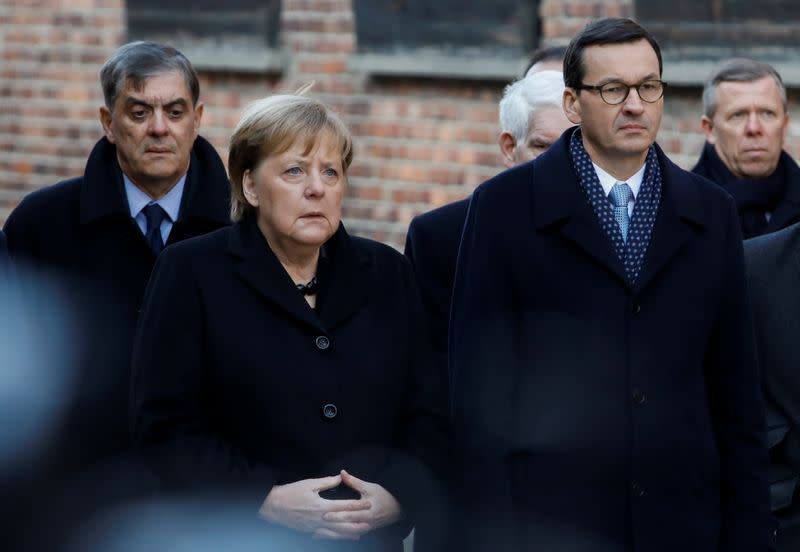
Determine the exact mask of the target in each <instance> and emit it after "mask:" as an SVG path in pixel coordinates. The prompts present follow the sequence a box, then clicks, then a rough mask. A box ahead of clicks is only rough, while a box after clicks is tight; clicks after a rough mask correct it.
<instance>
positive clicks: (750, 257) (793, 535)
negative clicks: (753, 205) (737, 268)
mask: <svg viewBox="0 0 800 552" xmlns="http://www.w3.org/2000/svg"><path fill="white" fill-rule="evenodd" d="M744 254H745V263H746V266H747V276H748V289H749V291H750V299H751V303H752V307H753V317H754V321H755V329H756V341H757V344H758V357H759V364H760V367H761V375H762V379H763V382H764V392H765V399H766V402H767V404H768V406H769V407H770V409H771V412H774V414H773V415H774V416H775V418H777V420H778V421H783V422H784V423H785V427H784V428H783V430H782V431H786V432H787V433H786V434H785V436H783V435H778V437H783V438H782V439H781V440H780V443H779V444H777V446H775V448H774V449H773V450H771V453H772V454H771V456H772V461H773V466H772V468H773V472H774V475H775V476H776V477H774V478H773V479H774V480H778V479H779V476H780V475H781V473H780V472H781V471H785V472H787V475H792V476H793V478H794V479H796V477H797V475H798V474H800V293H798V290H800V224H794V225H792V226H789V227H788V228H785V229H783V230H780V231H779V232H775V233H773V234H766V235H764V236H759V237H757V238H753V239H751V240H747V241H746V242H745V243H744ZM776 425H777V424H776ZM775 440H778V439H777V438H776V439H775ZM786 479H789V478H788V477H787V478H785V479H784V480H786ZM773 488H774V489H775V490H776V491H777V490H779V489H780V486H779V485H773ZM786 490H787V492H789V493H791V488H788V489H786ZM773 494H776V493H775V492H773ZM776 498H778V499H779V500H780V501H781V502H785V500H784V498H786V499H790V498H791V494H790V495H789V496H788V497H781V496H780V495H778V496H777V497H776ZM775 515H776V517H777V518H778V520H779V523H780V530H779V534H778V545H779V546H778V548H779V550H781V551H786V552H788V551H790V550H791V551H794V550H800V494H798V492H797V491H795V497H794V500H793V503H792V505H791V506H789V507H784V508H782V509H780V510H779V511H777V512H776V514H775Z"/></svg>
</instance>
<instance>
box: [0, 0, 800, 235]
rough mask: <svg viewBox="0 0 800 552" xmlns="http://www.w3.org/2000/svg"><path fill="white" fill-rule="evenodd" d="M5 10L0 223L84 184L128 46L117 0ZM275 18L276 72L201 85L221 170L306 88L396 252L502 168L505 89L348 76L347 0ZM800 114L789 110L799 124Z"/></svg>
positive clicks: (675, 107)
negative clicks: (344, 143) (271, 99)
mask: <svg viewBox="0 0 800 552" xmlns="http://www.w3.org/2000/svg"><path fill="white" fill-rule="evenodd" d="M8 2H9V0H6V2H5V3H3V4H2V5H0V220H4V219H5V217H6V216H7V214H8V212H9V210H10V209H11V208H12V207H13V206H14V205H15V204H16V203H17V202H18V201H19V199H20V198H21V197H23V196H24V194H26V193H28V192H29V191H30V190H32V189H35V188H37V187H40V186H43V185H46V184H49V183H52V182H55V181H57V180H60V179H62V178H65V177H68V176H73V175H78V174H80V173H81V172H82V170H83V166H84V162H85V159H86V156H87V155H88V152H89V151H90V149H91V147H92V145H93V144H94V143H95V141H96V140H97V139H98V138H99V137H100V136H101V129H100V125H99V122H98V120H97V108H98V107H99V105H100V104H101V103H102V98H101V92H100V86H99V83H98V77H97V71H98V69H99V67H100V65H101V64H102V62H103V61H104V60H105V59H106V58H107V57H108V55H109V54H110V53H111V52H112V51H113V50H114V49H115V48H116V47H117V46H118V45H119V44H121V43H123V42H125V41H126V36H125V34H126V33H125V7H124V1H122V0H72V1H70V2H62V1H57V0H51V1H44V0H10V2H11V3H10V4H9V3H8ZM540 13H541V15H542V18H543V19H542V35H543V43H544V44H548V45H549V44H556V43H564V42H566V41H568V40H569V37H570V36H572V34H573V33H574V32H576V31H577V30H579V29H580V28H581V27H582V26H583V25H584V24H585V23H586V21H587V20H589V19H591V18H593V17H602V16H617V15H622V16H631V15H634V13H633V0H616V1H598V0H542V2H541V5H540ZM281 17H282V20H281V29H282V31H281V36H280V43H281V47H282V49H283V50H284V51H285V52H286V55H287V59H288V65H287V67H286V70H285V71H283V72H282V73H280V74H254V73H234V72H221V71H214V72H211V71H203V72H201V90H202V92H201V96H202V100H203V101H204V102H205V104H206V110H205V115H204V117H205V119H204V121H203V131H202V132H203V134H204V135H205V136H206V137H208V138H209V139H210V140H211V141H212V143H214V144H215V145H216V146H217V147H218V149H219V150H220V153H221V155H222V156H223V159H224V158H226V155H227V154H226V143H227V139H228V136H229V135H230V132H231V130H232V128H233V126H234V125H235V124H236V122H237V120H238V118H239V114H240V112H241V109H242V107H243V106H244V105H245V104H246V103H248V102H250V101H252V100H254V99H256V98H259V97H263V96H265V95H268V94H271V93H274V92H276V91H292V90H294V89H296V88H297V87H299V86H300V85H302V84H303V83H306V82H308V81H311V80H313V81H315V86H314V88H313V90H312V94H313V95H315V96H316V97H319V98H321V99H322V100H324V101H326V102H328V103H330V104H331V105H333V106H334V107H335V108H336V109H337V110H338V111H339V112H340V113H342V115H343V116H344V118H345V120H346V121H347V122H348V123H349V124H350V126H351V128H352V130H353V132H354V134H355V138H356V156H355V161H354V164H353V166H352V168H351V171H350V188H349V191H348V195H347V198H346V200H345V206H344V214H345V221H346V224H347V225H348V228H349V229H350V230H351V232H353V233H356V234H360V235H366V236H370V237H374V238H377V239H380V240H383V241H386V242H388V243H391V244H393V245H396V246H402V243H403V240H404V237H405V231H406V228H407V225H408V222H409V221H410V219H411V218H412V217H413V216H414V215H415V214H417V213H420V212H423V211H425V210H428V209H430V208H431V207H433V206H435V205H441V204H444V203H447V202H450V201H453V200H456V199H459V198H461V197H464V196H465V195H467V194H468V193H469V192H470V190H472V189H473V188H474V187H475V186H477V185H478V184H479V183H480V182H482V181H483V180H485V179H487V178H489V177H491V176H493V175H494V174H496V173H497V172H498V171H499V170H500V169H501V167H502V165H501V161H500V155H499V148H498V146H497V143H496V138H497V134H498V128H497V101H498V100H499V98H500V95H501V93H502V87H503V85H502V83H498V82H489V81H487V82H481V81H475V80H452V79H431V78H426V79H421V78H411V77H374V76H370V75H369V74H366V73H360V72H358V71H357V70H355V69H350V68H349V67H350V66H349V65H348V58H349V56H350V55H351V54H352V53H353V52H354V51H355V48H356V37H355V29H354V25H355V23H354V17H353V11H352V3H351V1H350V0H284V2H283V10H282V15H281ZM793 92H795V94H793ZM790 95H796V91H790ZM699 97H700V90H699V88H698V87H696V86H695V87H691V86H690V87H684V88H671V89H670V90H669V93H668V98H667V102H666V109H665V111H666V112H665V117H664V120H663V123H662V128H661V131H660V134H659V143H661V144H662V146H663V147H664V149H665V150H666V151H667V152H668V153H669V154H670V155H671V156H672V157H673V159H674V160H675V161H676V162H678V163H679V164H680V165H682V166H684V167H690V166H691V165H692V164H693V162H694V161H695V160H696V158H697V155H698V153H699V151H700V148H701V147H702V143H703V138H702V135H701V134H700V131H699V113H700V101H699ZM798 109H800V108H798V106H797V104H796V103H793V104H792V111H793V114H794V115H795V116H797V115H800V113H798ZM797 120H798V121H800V117H797ZM790 135H791V136H790V140H789V146H788V149H789V151H790V153H792V154H793V155H798V154H800V127H798V126H797V125H793V126H792V128H791V130H790Z"/></svg>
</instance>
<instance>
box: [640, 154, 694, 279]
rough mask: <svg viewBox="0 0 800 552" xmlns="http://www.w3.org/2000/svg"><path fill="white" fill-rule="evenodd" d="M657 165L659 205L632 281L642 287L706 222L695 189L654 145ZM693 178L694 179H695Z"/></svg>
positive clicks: (682, 173) (683, 174)
mask: <svg viewBox="0 0 800 552" xmlns="http://www.w3.org/2000/svg"><path fill="white" fill-rule="evenodd" d="M656 148H657V149H656V151H657V153H658V159H659V163H660V165H661V174H662V184H661V205H659V207H658V213H657V215H656V221H655V225H654V227H653V235H652V238H651V239H650V245H649V246H648V248H647V252H646V253H645V257H644V264H643V266H642V271H641V273H640V274H639V279H638V281H637V282H636V287H637V288H638V289H640V290H641V289H644V287H645V286H646V285H647V284H648V283H649V282H650V281H651V280H652V279H653V278H654V277H655V275H656V274H658V273H659V271H661V270H662V269H663V268H664V266H665V265H666V264H667V263H668V262H669V261H670V259H672V257H674V256H675V255H676V254H677V253H678V251H680V249H681V248H682V247H683V246H684V244H685V243H686V242H687V241H689V239H690V238H691V237H692V236H693V235H694V234H695V232H696V231H697V230H698V229H702V227H703V226H704V222H705V220H706V214H705V212H704V211H705V207H704V205H703V203H702V200H701V198H700V195H699V194H698V192H697V190H696V189H695V186H697V183H695V182H691V181H690V179H689V178H687V175H686V174H685V173H684V172H683V171H682V170H681V169H679V168H678V167H677V166H676V165H674V164H673V163H672V162H670V161H669V160H668V159H667V158H666V157H665V156H664V154H663V152H662V151H661V149H660V148H658V146H656ZM695 178H696V177H695Z"/></svg>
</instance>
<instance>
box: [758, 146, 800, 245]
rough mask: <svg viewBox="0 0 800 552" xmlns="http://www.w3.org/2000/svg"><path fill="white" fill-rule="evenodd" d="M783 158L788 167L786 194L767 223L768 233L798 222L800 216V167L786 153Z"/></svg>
mask: <svg viewBox="0 0 800 552" xmlns="http://www.w3.org/2000/svg"><path fill="white" fill-rule="evenodd" d="M781 158H782V159H781V162H782V163H785V167H786V193H785V194H784V196H783V199H782V200H781V201H780V203H778V205H777V207H775V212H774V213H772V216H771V217H770V219H769V222H768V223H767V227H766V229H765V232H766V233H769V232H775V231H776V230H780V229H781V228H785V227H786V226H787V225H789V224H792V223H793V222H796V221H797V220H798V216H800V167H798V166H797V163H796V162H795V161H794V159H792V158H791V156H790V155H789V154H788V153H786V152H785V151H784V152H782V153H781Z"/></svg>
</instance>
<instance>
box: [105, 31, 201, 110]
mask: <svg viewBox="0 0 800 552" xmlns="http://www.w3.org/2000/svg"><path fill="white" fill-rule="evenodd" d="M171 71H177V72H179V73H180V74H181V75H183V78H184V79H185V80H186V87H187V88H188V89H189V92H190V93H191V95H192V105H197V100H198V99H199V98H200V83H199V82H198V80H197V73H196V72H195V70H194V67H192V64H191V63H189V60H188V59H186V57H185V56H184V55H183V54H182V53H180V52H179V51H178V50H176V49H175V48H173V47H171V46H166V45H164V44H158V43H156V42H141V41H139V42H129V43H128V44H124V45H122V46H120V47H119V48H118V49H117V51H116V52H114V54H113V55H112V56H111V57H110V58H108V60H107V61H106V62H105V63H104V64H103V67H102V68H101V69H100V85H101V86H102V87H103V99H104V101H105V103H106V107H107V108H108V109H109V110H111V111H114V104H115V102H116V101H117V96H118V95H119V93H120V91H121V90H123V89H124V88H125V87H126V86H127V85H128V84H130V85H131V86H132V87H133V89H134V90H137V91H141V90H142V89H143V88H144V83H145V81H146V80H147V79H149V78H150V77H154V76H156V75H161V74H163V73H169V72H171Z"/></svg>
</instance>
